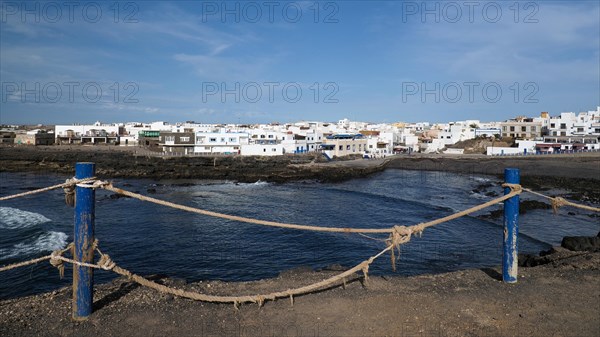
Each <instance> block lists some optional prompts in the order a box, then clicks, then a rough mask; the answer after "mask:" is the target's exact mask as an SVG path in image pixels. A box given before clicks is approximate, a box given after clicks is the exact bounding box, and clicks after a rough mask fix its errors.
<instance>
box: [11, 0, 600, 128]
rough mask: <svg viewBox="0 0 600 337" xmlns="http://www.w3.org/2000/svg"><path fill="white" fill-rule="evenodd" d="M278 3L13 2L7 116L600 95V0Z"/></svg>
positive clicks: (135, 115) (265, 112) (294, 117)
mask: <svg viewBox="0 0 600 337" xmlns="http://www.w3.org/2000/svg"><path fill="white" fill-rule="evenodd" d="M272 3H273V7H269V6H270V5H268V4H266V2H263V1H257V2H236V1H230V2H226V3H222V2H215V1H198V2H191V1H180V2H171V3H165V2H158V1H151V2H143V1H135V2H121V3H116V2H112V1H111V2H106V3H104V2H79V6H77V7H75V8H70V7H69V6H70V5H69V2H61V1H54V2H28V3H21V2H7V1H3V2H1V13H0V14H1V15H2V17H1V23H0V25H1V26H0V28H1V29H0V37H1V39H0V77H1V82H2V92H1V94H2V97H1V101H0V122H1V123H51V124H52V123H74V122H77V123H87V122H94V121H97V120H100V121H104V122H122V121H142V122H145V121H146V122H147V121H156V120H165V121H170V122H178V121H186V120H194V121H196V122H205V123H216V122H233V123H237V122H241V123H256V122H274V121H278V122H290V121H298V120H324V121H336V120H338V119H341V118H350V119H353V120H362V121H371V122H395V121H409V122H416V121H431V122H443V121H452V120H464V119H480V120H483V121H492V120H503V119H507V118H510V117H514V116H518V115H529V116H533V115H538V114H539V112H541V111H549V112H550V113H551V114H558V113H560V112H561V111H576V112H577V111H586V110H591V109H595V107H596V106H597V105H600V79H599V78H600V6H599V2H598V1H581V2H574V1H571V2H561V1H535V2H519V3H517V4H518V5H517V6H515V5H514V2H513V1H509V2H501V1H496V2H484V1H480V2H476V3H477V5H476V6H474V7H470V6H471V5H469V4H470V3H473V2H461V1H458V2H439V1H438V2H436V1H429V2H427V3H425V5H423V2H420V1H419V2H400V1H394V2H384V1H368V2H367V1H338V2H313V1H301V2H292V3H290V2H279V1H273V2H272ZM423 6H426V7H425V8H424V7H423ZM517 7H518V10H517ZM471 9H472V10H473V11H472V12H471V11H470V10H471ZM484 9H485V10H484ZM259 11H260V15H259ZM317 13H318V15H317ZM424 13H425V15H424ZM299 14H300V15H301V16H298V15H299ZM423 15H424V16H423ZM436 21H438V22H436ZM515 83H516V84H515ZM484 89H485V90H484ZM259 90H260V94H261V95H258V91H259ZM498 90H501V94H499V91H498ZM100 91H101V93H102V95H100ZM459 91H460V95H459ZM423 92H426V94H425V95H422V94H423ZM298 93H301V96H299V95H298ZM469 96H471V97H469Z"/></svg>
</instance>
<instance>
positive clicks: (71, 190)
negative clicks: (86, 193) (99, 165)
mask: <svg viewBox="0 0 600 337" xmlns="http://www.w3.org/2000/svg"><path fill="white" fill-rule="evenodd" d="M76 181H77V179H75V178H71V179H67V180H65V184H68V185H66V186H65V187H63V191H64V192H65V203H66V204H67V205H68V206H71V207H74V206H75V182H76Z"/></svg>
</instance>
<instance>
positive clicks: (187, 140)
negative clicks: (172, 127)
mask: <svg viewBox="0 0 600 337" xmlns="http://www.w3.org/2000/svg"><path fill="white" fill-rule="evenodd" d="M179 140H181V141H182V142H189V141H190V137H180V138H179Z"/></svg>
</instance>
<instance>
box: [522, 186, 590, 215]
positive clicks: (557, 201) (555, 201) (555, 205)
mask: <svg viewBox="0 0 600 337" xmlns="http://www.w3.org/2000/svg"><path fill="white" fill-rule="evenodd" d="M523 190H524V191H525V192H529V193H531V194H534V195H537V196H539V197H542V198H546V199H548V200H550V204H551V205H552V210H553V211H554V214H557V213H558V209H559V208H560V207H563V206H571V207H576V208H580V209H585V210H588V211H592V212H600V208H598V207H593V206H587V205H581V204H576V203H574V202H571V201H568V200H566V199H565V198H561V197H549V196H547V195H545V194H542V193H539V192H535V191H532V190H530V189H528V188H524V189H523Z"/></svg>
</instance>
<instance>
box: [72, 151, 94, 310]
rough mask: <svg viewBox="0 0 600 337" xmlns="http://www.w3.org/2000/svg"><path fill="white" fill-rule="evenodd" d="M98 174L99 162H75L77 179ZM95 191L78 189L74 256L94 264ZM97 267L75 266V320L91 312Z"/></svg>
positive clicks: (76, 192) (81, 260)
mask: <svg viewBox="0 0 600 337" xmlns="http://www.w3.org/2000/svg"><path fill="white" fill-rule="evenodd" d="M95 174H96V164H94V163H77V164H75V178H77V179H84V178H90V177H93V176H94V175H95ZM95 203H96V191H95V190H94V189H93V188H85V187H79V186H78V187H76V188H75V229H74V234H73V236H74V239H73V241H74V244H75V247H74V249H73V258H74V259H75V260H76V261H80V262H88V263H93V261H94V250H93V248H92V245H93V243H94V227H95V226H94V221H95V217H96V216H95ZM93 287H94V270H93V269H92V268H89V267H80V266H77V265H73V319H74V320H85V319H87V318H88V316H89V315H90V314H91V313H92V304H93V299H94V292H93Z"/></svg>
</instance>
